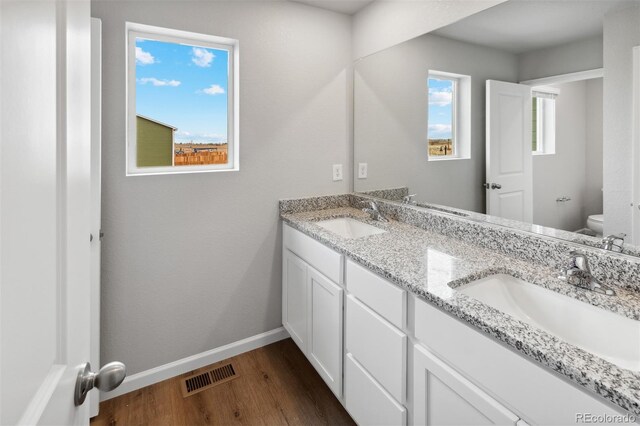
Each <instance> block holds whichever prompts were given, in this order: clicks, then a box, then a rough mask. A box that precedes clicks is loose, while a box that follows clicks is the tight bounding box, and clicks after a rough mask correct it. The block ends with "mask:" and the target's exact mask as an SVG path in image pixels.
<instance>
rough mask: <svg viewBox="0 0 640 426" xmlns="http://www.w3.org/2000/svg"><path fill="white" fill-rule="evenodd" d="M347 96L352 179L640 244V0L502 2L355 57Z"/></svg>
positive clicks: (616, 242)
mask: <svg viewBox="0 0 640 426" xmlns="http://www.w3.org/2000/svg"><path fill="white" fill-rule="evenodd" d="M634 102H635V105H636V106H635V109H634ZM354 104H355V109H354V121H355V126H354V134H355V144H354V145H355V148H354V161H355V167H354V170H355V171H356V176H355V177H354V181H355V190H356V191H359V192H366V191H372V190H380V189H385V188H408V189H407V191H406V192H408V194H409V195H413V194H415V196H414V197H409V198H406V199H405V200H404V202H410V203H413V204H417V205H418V206H422V207H424V208H437V209H439V210H444V211H447V212H449V213H455V214H465V215H468V216H469V217H471V218H473V219H477V220H487V221H491V222H493V223H498V224H500V225H504V226H513V227H517V228H520V229H524V230H528V231H532V232H540V233H545V234H547V235H551V236H554V237H559V238H565V239H568V240H572V241H576V242H581V243H585V244H590V245H593V246H600V247H602V248H606V249H609V250H613V251H621V250H624V252H625V253H628V254H637V253H640V250H639V249H637V248H636V247H634V245H633V244H634V243H635V244H640V210H639V206H640V179H635V181H636V182H638V183H637V184H634V179H633V176H634V175H637V174H640V149H636V148H635V147H640V130H639V129H640V1H637V0H634V1H628V0H626V1H611V0H606V1H605V0H602V1H580V2H578V1H569V2H567V1H509V2H506V3H502V4H500V5H498V6H495V7H493V8H491V9H488V10H485V11H483V12H480V13H478V14H476V15H473V16H471V17H468V18H466V19H464V20H462V21H459V22H457V23H455V24H452V25H449V26H447V27H444V28H441V29H439V30H436V31H434V32H432V33H429V34H425V35H423V36H420V37H417V38H415V39H412V40H409V41H407V42H404V43H402V44H399V45H396V46H393V47H391V48H388V49H386V50H384V51H381V52H378V53H376V54H373V55H371V56H368V57H365V58H363V59H361V60H360V61H358V62H357V63H356V66H355V86H354ZM634 129H635V130H634ZM636 164H637V165H638V166H635V165H636ZM363 170H365V171H366V174H363V173H362V171H363ZM398 194H402V197H400V195H398ZM404 195H407V194H406V193H401V192H396V198H397V200H398V201H402V200H401V198H404ZM636 222H637V223H636ZM607 237H609V238H607Z"/></svg>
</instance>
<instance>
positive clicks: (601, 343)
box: [456, 274, 640, 371]
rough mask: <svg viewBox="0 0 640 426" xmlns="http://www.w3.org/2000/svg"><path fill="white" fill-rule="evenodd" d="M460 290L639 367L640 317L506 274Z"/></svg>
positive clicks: (625, 365)
mask: <svg viewBox="0 0 640 426" xmlns="http://www.w3.org/2000/svg"><path fill="white" fill-rule="evenodd" d="M456 290H457V291H459V292H460V293H463V294H466V295H467V296H470V297H472V298H474V299H476V300H478V301H480V302H483V303H485V304H487V305H489V306H491V307H493V308H495V309H497V310H499V311H502V312H504V313H505V314H508V315H511V316H512V317H514V318H516V319H518V320H520V321H522V322H525V323H527V324H529V325H532V326H534V327H537V328H539V329H542V330H544V331H546V332H548V333H550V334H553V335H555V336H556V337H559V338H560V339H562V340H564V341H566V342H568V343H571V344H573V345H575V346H578V347H580V348H582V349H584V350H586V351H588V352H591V353H592V354H594V355H597V356H599V357H601V358H604V359H606V360H607V361H609V362H611V363H613V364H616V365H618V366H619V367H622V368H626V369H629V370H633V371H640V321H635V320H633V319H631V318H627V317H623V316H621V315H617V314H614V313H613V312H610V311H606V310H604V309H600V308H597V307H595V306H592V305H590V304H588V303H585V302H581V301H579V300H577V299H574V298H572V297H569V296H565V295H562V294H559V293H556V292H554V291H551V290H547V289H545V288H543V287H540V286H537V285H535V284H530V283H528V282H526V281H523V280H520V279H518V278H514V277H512V276H511V275H506V274H496V275H491V276H489V277H486V278H482V279H480V280H477V281H473V282H471V283H469V284H466V285H464V286H461V287H457V288H456Z"/></svg>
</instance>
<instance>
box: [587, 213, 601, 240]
mask: <svg viewBox="0 0 640 426" xmlns="http://www.w3.org/2000/svg"><path fill="white" fill-rule="evenodd" d="M603 219H604V215H602V214H592V215H591V216H589V217H588V218H587V228H589V229H591V230H592V231H593V232H595V233H596V234H598V235H602V222H603Z"/></svg>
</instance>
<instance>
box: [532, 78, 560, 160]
mask: <svg viewBox="0 0 640 426" xmlns="http://www.w3.org/2000/svg"><path fill="white" fill-rule="evenodd" d="M557 96H558V93H556V91H555V90H554V91H553V92H552V91H551V90H550V89H549V88H547V89H546V90H545V91H541V90H539V89H538V90H537V89H536V88H534V89H533V92H532V101H531V112H532V126H531V129H532V132H531V134H532V139H531V152H532V153H533V154H534V155H543V154H555V152H556V97H557Z"/></svg>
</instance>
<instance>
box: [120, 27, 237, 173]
mask: <svg viewBox="0 0 640 426" xmlns="http://www.w3.org/2000/svg"><path fill="white" fill-rule="evenodd" d="M127 49H128V51H127V175H145V174H164V173H192V172H211V171H230V170H239V157H238V136H239V134H238V127H239V126H238V111H239V108H238V107H239V105H238V81H237V80H238V79H237V76H238V41H237V40H233V39H228V38H223V37H216V36H209V35H204V34H195V33H189V32H185V31H178V30H170V29H166V28H158V27H151V26H148V25H141V24H133V23H127Z"/></svg>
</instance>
